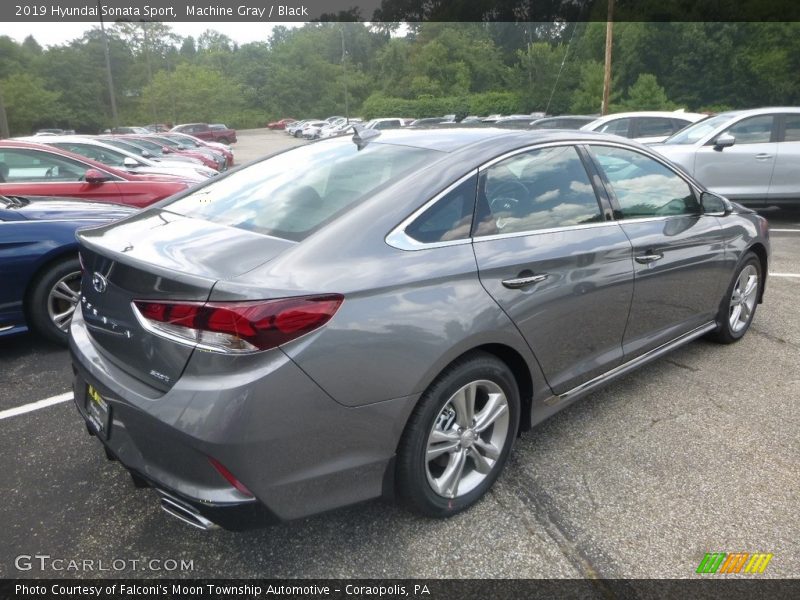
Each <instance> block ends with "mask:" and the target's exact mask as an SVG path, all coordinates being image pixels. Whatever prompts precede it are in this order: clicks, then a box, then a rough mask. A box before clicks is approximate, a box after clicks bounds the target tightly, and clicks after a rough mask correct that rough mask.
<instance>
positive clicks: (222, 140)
mask: <svg viewBox="0 0 800 600" xmlns="http://www.w3.org/2000/svg"><path fill="white" fill-rule="evenodd" d="M217 142H219V143H220V144H227V143H228V138H226V137H221V138H219V139H218V140H217Z"/></svg>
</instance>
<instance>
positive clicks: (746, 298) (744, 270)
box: [711, 252, 762, 344]
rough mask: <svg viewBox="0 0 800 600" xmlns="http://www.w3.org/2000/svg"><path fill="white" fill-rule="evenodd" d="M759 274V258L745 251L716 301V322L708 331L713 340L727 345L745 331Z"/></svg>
mask: <svg viewBox="0 0 800 600" xmlns="http://www.w3.org/2000/svg"><path fill="white" fill-rule="evenodd" d="M761 277H762V274H761V261H760V260H759V259H758V257H757V256H756V255H755V254H753V253H752V252H748V253H747V254H746V255H745V256H744V257H743V259H742V261H741V262H740V263H739V266H738V268H737V269H736V272H735V273H734V276H733V280H732V281H731V283H730V285H729V286H728V290H727V291H726V292H725V297H724V298H723V299H722V303H721V304H720V308H719V314H718V315H717V322H718V324H719V325H718V327H717V329H716V330H715V331H714V332H713V333H712V334H711V337H712V338H713V339H714V340H716V341H718V342H721V343H723V344H731V343H733V342H735V341H737V340H740V339H741V338H742V337H743V336H744V334H745V333H747V330H748V329H749V328H750V324H751V323H752V322H753V316H755V313H756V307H757V306H758V296H759V293H760V292H761Z"/></svg>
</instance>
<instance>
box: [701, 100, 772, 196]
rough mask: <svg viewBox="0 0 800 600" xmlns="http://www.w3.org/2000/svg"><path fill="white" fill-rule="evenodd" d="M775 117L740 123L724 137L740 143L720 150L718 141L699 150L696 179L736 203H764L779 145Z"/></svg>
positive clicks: (755, 117) (758, 118) (728, 130)
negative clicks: (739, 201)
mask: <svg viewBox="0 0 800 600" xmlns="http://www.w3.org/2000/svg"><path fill="white" fill-rule="evenodd" d="M775 129H776V128H775V122H774V115H757V116H752V117H747V118H745V119H742V120H740V121H737V122H736V123H734V124H733V125H731V126H730V127H729V128H728V129H726V130H725V131H723V132H721V133H720V135H722V134H728V135H732V136H733V137H734V138H735V139H736V142H735V143H734V145H733V146H730V147H728V148H723V149H720V148H717V147H716V146H715V145H714V142H715V140H716V138H717V137H719V135H717V136H715V138H714V140H711V141H709V142H708V143H706V144H705V145H703V146H700V147H699V148H698V149H697V156H696V158H695V169H694V176H695V179H697V180H698V181H699V182H700V183H702V184H703V185H705V186H706V187H708V188H710V189H712V190H713V191H715V192H717V193H719V194H722V195H723V196H726V197H728V198H730V199H732V200H743V201H746V202H748V203H749V204H752V203H756V204H757V203H763V201H764V200H765V199H766V198H767V195H768V193H769V186H770V181H771V180H772V173H773V170H774V167H775V157H776V155H777V152H778V143H777V137H776V131H775Z"/></svg>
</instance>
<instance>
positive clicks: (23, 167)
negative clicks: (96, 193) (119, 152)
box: [0, 148, 86, 182]
mask: <svg viewBox="0 0 800 600" xmlns="http://www.w3.org/2000/svg"><path fill="white" fill-rule="evenodd" d="M0 173H1V174H2V175H3V178H4V179H5V181H7V182H15V181H19V182H39V181H81V180H83V177H84V175H85V174H86V166H85V165H83V164H81V163H79V162H75V161H73V160H71V159H69V158H64V157H62V156H58V155H55V154H50V153H49V152H40V151H38V150H27V149H25V150H22V149H19V150H11V149H7V148H2V149H0Z"/></svg>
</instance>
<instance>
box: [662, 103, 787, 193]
mask: <svg viewBox="0 0 800 600" xmlns="http://www.w3.org/2000/svg"><path fill="white" fill-rule="evenodd" d="M653 148H654V149H655V150H657V151H658V152H660V153H661V154H663V155H664V156H666V157H667V158H669V159H670V160H671V161H673V162H675V163H677V164H679V165H680V166H682V167H683V168H684V169H686V170H687V171H688V172H689V173H690V174H691V175H694V177H695V178H696V179H697V180H698V181H700V182H701V183H702V184H703V185H705V186H706V187H707V188H708V189H710V190H712V191H714V192H717V193H719V194H722V195H724V196H726V197H728V198H730V199H731V200H736V201H737V202H740V203H742V204H747V205H748V206H756V207H757V206H765V205H789V206H798V205H800V108H796V107H795V108H791V107H783V108H781V107H777V108H758V109H753V110H737V111H731V112H725V113H721V114H718V115H716V116H714V117H711V118H709V119H706V120H704V121H700V122H699V123H695V124H694V125H692V126H691V127H687V128H686V129H684V130H683V131H680V132H678V133H677V134H675V135H674V136H672V137H671V138H669V139H668V140H666V141H665V142H664V144H661V145H655V146H653Z"/></svg>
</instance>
